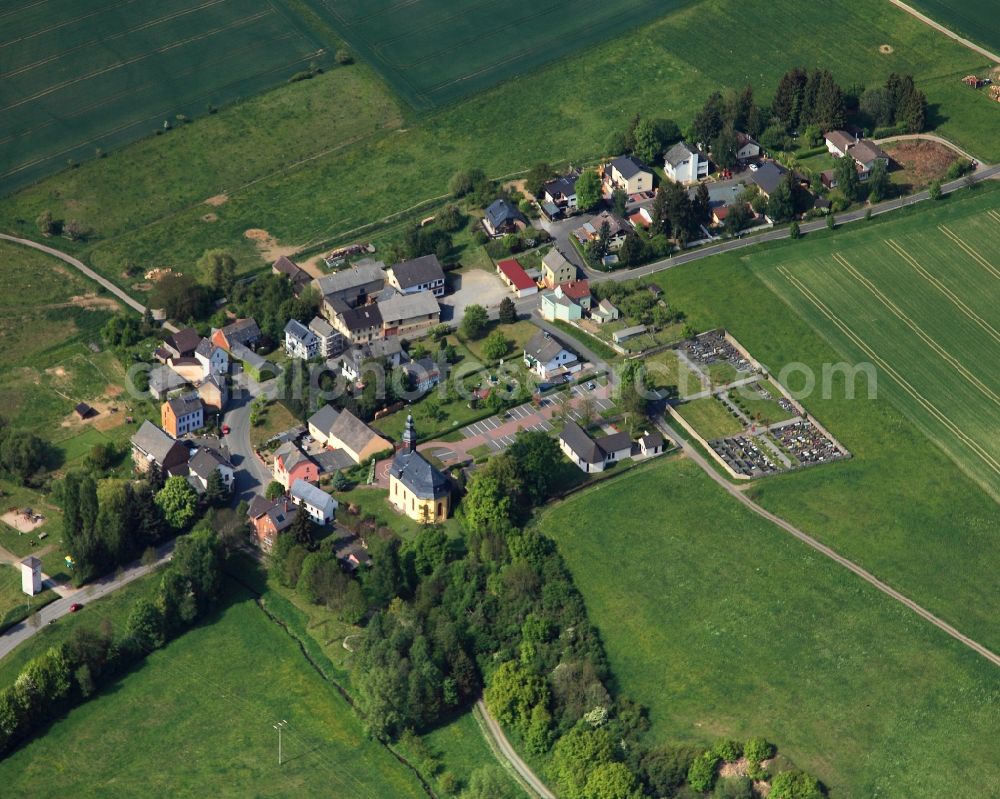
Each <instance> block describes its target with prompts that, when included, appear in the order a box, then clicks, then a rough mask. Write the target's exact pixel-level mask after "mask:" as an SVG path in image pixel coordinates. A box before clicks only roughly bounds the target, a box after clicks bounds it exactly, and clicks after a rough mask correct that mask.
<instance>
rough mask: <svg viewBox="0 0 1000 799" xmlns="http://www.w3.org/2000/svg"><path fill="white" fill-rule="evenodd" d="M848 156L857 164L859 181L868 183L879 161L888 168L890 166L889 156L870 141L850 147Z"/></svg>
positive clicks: (860, 142)
mask: <svg viewBox="0 0 1000 799" xmlns="http://www.w3.org/2000/svg"><path fill="white" fill-rule="evenodd" d="M847 154H848V156H850V157H851V158H853V159H854V163H855V164H857V166H858V179H859V180H861V181H866V180H868V178H869V177H871V174H872V170H873V169H874V168H875V164H877V163H878V162H879V161H881V162H882V163H883V164H885V165H886V167H888V166H889V156H888V155H887V154H886V152H885V150H883V149H882V148H881V147H879V146H878V145H877V144H876V143H875V142H873V141H871V140H870V139H861V140H860V141H859V142H858V143H857V144H854V145H852V146H850V147H848V148H847Z"/></svg>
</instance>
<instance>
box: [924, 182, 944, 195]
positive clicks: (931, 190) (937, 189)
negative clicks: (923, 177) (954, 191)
mask: <svg viewBox="0 0 1000 799" xmlns="http://www.w3.org/2000/svg"><path fill="white" fill-rule="evenodd" d="M927 196H928V197H930V198H931V199H932V200H940V199H941V197H942V196H943V195H942V192H941V181H940V180H932V181H931V183H930V185H929V186H928V187H927Z"/></svg>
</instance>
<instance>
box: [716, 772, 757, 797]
mask: <svg viewBox="0 0 1000 799" xmlns="http://www.w3.org/2000/svg"><path fill="white" fill-rule="evenodd" d="M712 797H713V799H752V798H753V783H752V782H751V781H750V779H749V778H748V777H728V778H726V779H722V780H719V781H718V782H717V783H716V784H715V791H714V792H713V793H712Z"/></svg>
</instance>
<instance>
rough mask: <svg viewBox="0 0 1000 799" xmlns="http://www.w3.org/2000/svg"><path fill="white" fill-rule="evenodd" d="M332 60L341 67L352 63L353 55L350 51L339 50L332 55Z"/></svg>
mask: <svg viewBox="0 0 1000 799" xmlns="http://www.w3.org/2000/svg"><path fill="white" fill-rule="evenodd" d="M333 57H334V59H336V61H337V63H338V64H340V65H341V66H343V67H346V66H347V65H348V64H353V63H354V54H353V53H352V52H351V51H350V50H346V49H343V48H341V49H340V50H338V51H337V52H336V53H335V54H334V56H333Z"/></svg>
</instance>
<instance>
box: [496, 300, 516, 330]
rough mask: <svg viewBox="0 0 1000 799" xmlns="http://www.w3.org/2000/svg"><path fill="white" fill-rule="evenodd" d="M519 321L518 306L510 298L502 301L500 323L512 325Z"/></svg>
mask: <svg viewBox="0 0 1000 799" xmlns="http://www.w3.org/2000/svg"><path fill="white" fill-rule="evenodd" d="M516 321H517V306H516V305H514V300H512V299H511V298H510V297H504V298H503V299H502V300H500V323H501V324H504V325H512V324H514V323H515V322H516Z"/></svg>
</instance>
